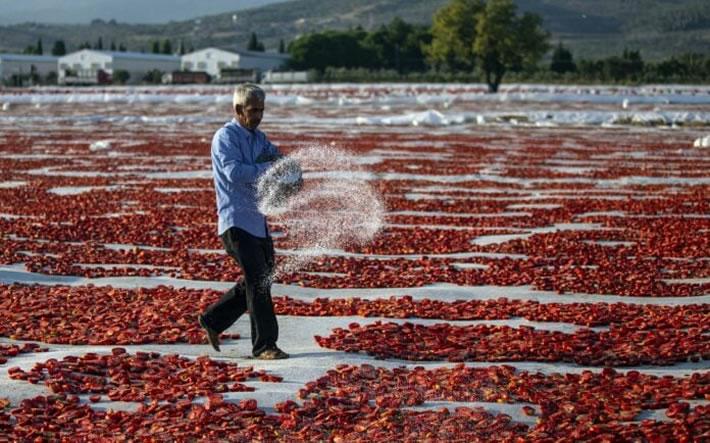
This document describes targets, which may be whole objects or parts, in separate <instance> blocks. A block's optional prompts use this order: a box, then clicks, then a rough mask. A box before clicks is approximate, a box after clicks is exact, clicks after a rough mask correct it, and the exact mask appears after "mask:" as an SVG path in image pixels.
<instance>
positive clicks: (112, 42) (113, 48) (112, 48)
mask: <svg viewBox="0 0 710 443" xmlns="http://www.w3.org/2000/svg"><path fill="white" fill-rule="evenodd" d="M110 49H111V51H115V50H116V43H114V41H113V40H111V47H110Z"/></svg>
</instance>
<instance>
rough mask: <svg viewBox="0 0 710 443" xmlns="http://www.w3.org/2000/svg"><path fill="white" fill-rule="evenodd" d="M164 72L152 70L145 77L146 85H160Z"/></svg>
mask: <svg viewBox="0 0 710 443" xmlns="http://www.w3.org/2000/svg"><path fill="white" fill-rule="evenodd" d="M162 78H163V72H162V71H160V70H158V69H151V70H150V71H148V72H146V73H145V75H144V76H143V81H144V82H146V83H152V84H156V85H157V84H158V83H160V82H161V81H162Z"/></svg>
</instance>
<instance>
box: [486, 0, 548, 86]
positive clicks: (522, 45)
mask: <svg viewBox="0 0 710 443" xmlns="http://www.w3.org/2000/svg"><path fill="white" fill-rule="evenodd" d="M516 8H517V7H516V6H515V3H513V0H489V1H488V3H486V7H485V9H484V10H483V11H482V12H481V13H480V14H479V15H478V21H477V23H476V38H475V40H474V43H473V52H474V54H475V56H476V60H478V62H479V63H480V68H481V70H482V71H483V73H484V74H485V76H486V83H488V90H489V91H490V92H497V91H498V87H499V86H500V83H501V81H502V80H503V76H504V75H505V73H506V72H508V71H510V70H520V69H522V68H523V67H525V66H529V65H534V64H535V63H537V61H539V60H540V58H541V57H542V56H543V55H544V54H545V52H547V50H548V49H549V45H548V43H547V41H548V38H549V34H548V33H547V31H545V30H544V29H543V28H542V19H541V18H540V16H538V15H536V14H530V13H526V14H524V15H523V16H517V15H516Z"/></svg>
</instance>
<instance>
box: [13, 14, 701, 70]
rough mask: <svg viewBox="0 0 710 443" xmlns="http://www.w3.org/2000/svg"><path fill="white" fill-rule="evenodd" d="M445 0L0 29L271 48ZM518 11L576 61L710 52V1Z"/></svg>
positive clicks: (23, 40) (72, 45)
mask: <svg viewBox="0 0 710 443" xmlns="http://www.w3.org/2000/svg"><path fill="white" fill-rule="evenodd" d="M445 3H447V0H327V1H323V0H291V1H285V2H283V3H276V4H271V5H268V6H264V7H260V8H254V9H247V10H242V11H238V12H236V20H235V17H234V14H235V13H232V12H229V13H223V14H217V15H210V16H205V17H201V18H197V19H193V20H186V21H173V22H169V23H165V24H156V25H134V24H124V23H116V22H113V21H111V22H106V21H102V20H95V21H94V22H92V23H91V24H89V25H54V24H52V25H49V24H32V23H26V24H22V25H13V26H2V27H0V52H17V51H21V50H22V49H24V48H25V47H27V46H28V45H34V44H36V42H37V39H39V38H41V39H42V40H43V44H44V48H45V50H46V51H47V50H48V49H49V48H51V46H52V43H53V42H54V40H56V39H60V38H62V39H64V40H65V42H66V43H67V45H68V47H69V50H74V49H76V48H77V46H78V45H79V44H81V43H82V42H86V41H88V42H90V43H92V44H94V43H95V42H96V41H97V40H98V38H99V37H101V38H102V40H103V44H104V46H105V47H106V46H108V45H109V44H110V43H111V41H114V42H116V44H118V43H122V44H124V45H126V46H127V47H128V49H130V50H138V51H140V50H145V51H149V50H150V49H151V47H152V43H153V41H155V40H156V39H160V40H163V39H166V38H169V39H170V40H172V43H173V48H177V47H178V44H179V42H180V40H183V41H184V42H185V44H186V45H187V47H190V46H191V47H194V48H199V47H204V46H224V47H233V48H243V47H245V46H246V43H247V41H248V38H249V35H250V34H251V33H252V32H256V33H257V35H258V37H259V39H260V40H261V41H262V42H264V43H265V45H266V47H267V49H273V48H276V47H278V44H279V41H280V40H281V39H283V40H284V41H286V42H288V41H290V40H292V39H294V38H295V37H296V36H298V35H301V34H303V33H307V32H313V31H321V30H324V29H347V28H352V27H355V26H362V27H363V28H365V29H372V28H374V27H377V26H379V25H380V24H383V23H387V22H389V21H390V20H392V18H394V17H397V16H398V17H401V18H403V19H404V20H406V21H409V22H413V23H421V24H429V23H431V20H432V17H433V14H434V12H435V11H436V10H437V9H438V8H440V7H441V6H442V5H444V4H445ZM517 3H518V6H519V9H520V10H522V11H531V12H535V13H538V14H540V15H541V16H542V17H543V19H544V26H545V27H546V28H547V29H548V30H550V31H551V32H552V36H553V40H552V41H553V43H554V42H557V41H558V40H561V41H562V42H564V43H565V44H566V45H567V46H569V47H571V48H572V50H573V52H574V54H575V57H577V58H579V57H594V58H596V57H602V56H607V55H611V54H618V53H620V52H621V51H623V49H624V48H629V49H640V50H641V52H642V55H643V56H644V58H646V59H657V58H661V57H667V56H669V55H672V54H678V53H680V52H686V51H695V52H702V53H709V52H710V1H707V0H685V1H673V0H593V1H592V0H518V1H517Z"/></svg>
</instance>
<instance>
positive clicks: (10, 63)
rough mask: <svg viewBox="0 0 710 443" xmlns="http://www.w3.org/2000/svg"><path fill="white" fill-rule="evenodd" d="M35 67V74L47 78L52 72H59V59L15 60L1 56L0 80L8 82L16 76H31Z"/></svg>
mask: <svg viewBox="0 0 710 443" xmlns="http://www.w3.org/2000/svg"><path fill="white" fill-rule="evenodd" d="M32 66H34V67H35V72H36V73H37V74H39V75H40V76H42V77H46V76H47V74H49V73H50V72H57V58H56V57H46V60H13V59H12V58H8V57H2V56H0V79H2V80H6V79H9V78H10V77H12V76H13V75H15V74H22V75H24V74H29V73H30V72H31V71H32Z"/></svg>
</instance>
